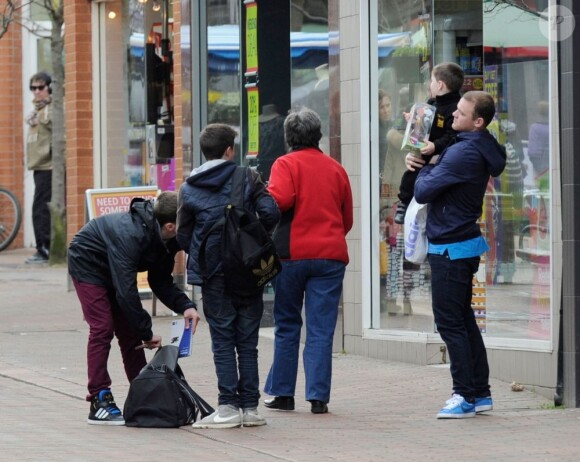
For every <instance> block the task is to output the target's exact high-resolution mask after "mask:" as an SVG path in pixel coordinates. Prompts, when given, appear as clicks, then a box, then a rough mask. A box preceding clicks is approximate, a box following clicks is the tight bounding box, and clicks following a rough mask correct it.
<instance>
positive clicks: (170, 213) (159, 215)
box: [153, 191, 177, 226]
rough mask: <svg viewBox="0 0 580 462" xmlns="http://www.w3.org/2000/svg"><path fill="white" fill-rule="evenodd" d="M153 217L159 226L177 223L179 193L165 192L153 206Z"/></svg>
mask: <svg viewBox="0 0 580 462" xmlns="http://www.w3.org/2000/svg"><path fill="white" fill-rule="evenodd" d="M153 215H154V216H155V218H156V219H157V222H158V223H159V226H163V225H164V224H166V223H176V222H177V193H176V192H175V191H163V192H162V193H161V194H159V196H157V199H156V200H155V203H154V205H153Z"/></svg>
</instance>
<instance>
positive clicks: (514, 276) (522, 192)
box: [483, 1, 552, 340]
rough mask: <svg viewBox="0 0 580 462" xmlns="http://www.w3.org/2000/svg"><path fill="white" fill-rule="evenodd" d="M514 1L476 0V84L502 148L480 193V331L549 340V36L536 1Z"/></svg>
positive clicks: (489, 333) (512, 336)
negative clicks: (483, 240) (494, 172)
mask: <svg viewBox="0 0 580 462" xmlns="http://www.w3.org/2000/svg"><path fill="white" fill-rule="evenodd" d="M514 3H515V4H514V5H498V3H497V2H494V1H484V2H483V24H484V28H483V46H484V66H483V71H484V86H485V89H486V90H487V91H489V92H490V93H491V94H492V95H493V96H494V98H495V100H496V106H497V113H496V119H495V120H494V122H492V124H491V125H490V131H491V132H492V133H493V134H494V136H495V137H496V138H497V139H498V141H499V142H500V143H501V144H502V145H504V146H505V149H506V153H507V166H506V169H505V171H504V173H503V174H502V175H501V176H500V177H499V178H498V179H495V180H494V181H493V182H490V185H489V186H490V187H489V193H488V194H487V195H486V204H485V212H486V213H485V223H486V232H487V234H488V242H489V245H490V247H491V250H490V252H489V253H488V254H487V258H486V262H485V282H486V287H487V300H486V333H487V336H488V337H509V338H518V339H537V340H550V338H551V319H552V316H551V307H550V290H551V287H550V286H551V269H552V268H551V258H550V256H551V239H550V235H551V225H550V210H551V209H550V190H551V185H550V158H551V153H550V145H551V143H550V129H549V127H550V119H549V109H550V108H549V103H548V101H549V100H550V88H549V81H550V78H549V46H548V44H549V43H548V38H547V37H545V36H544V35H542V33H541V29H540V27H539V22H540V21H545V19H544V18H542V17H541V16H540V15H538V14H535V13H537V12H538V11H541V10H538V8H539V7H541V6H542V5H540V3H541V2H536V3H537V6H534V5H532V2H528V4H527V5H519V6H518V4H517V2H514ZM545 29H546V28H544V30H545Z"/></svg>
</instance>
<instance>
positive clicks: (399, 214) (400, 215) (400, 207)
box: [395, 202, 407, 225]
mask: <svg viewBox="0 0 580 462" xmlns="http://www.w3.org/2000/svg"><path fill="white" fill-rule="evenodd" d="M405 213H407V205H406V204H403V203H402V202H399V203H398V204H397V211H396V212H395V223H397V224H398V225H404V224H405Z"/></svg>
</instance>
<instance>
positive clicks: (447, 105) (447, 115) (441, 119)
mask: <svg viewBox="0 0 580 462" xmlns="http://www.w3.org/2000/svg"><path fill="white" fill-rule="evenodd" d="M462 86H463V69H462V68H461V67H460V66H459V65H458V64H455V63H451V62H444V63H441V64H437V65H436V66H435V67H434V68H433V71H432V72H431V82H430V85H429V91H430V94H431V97H430V98H429V100H428V101H427V103H428V104H431V105H433V106H435V108H436V109H435V115H434V120H433V125H432V127H431V133H430V135H429V141H428V142H427V146H425V147H424V148H421V150H420V153H421V156H422V158H423V160H425V162H429V159H430V158H431V157H432V156H433V155H436V154H441V152H442V151H443V150H444V149H445V148H446V147H447V145H448V144H449V143H451V142H452V140H453V139H454V138H455V136H456V134H457V133H456V132H455V130H453V128H452V124H453V112H454V111H455V109H457V103H458V101H459V100H460V99H461V95H460V94H459V90H461V87H462ZM416 178H417V172H412V171H409V170H406V171H405V172H404V173H403V177H402V178H401V186H400V188H399V204H398V205H397V212H396V214H395V223H398V224H403V223H405V212H406V210H407V207H408V206H409V203H410V202H411V199H412V198H413V193H414V186H415V179H416Z"/></svg>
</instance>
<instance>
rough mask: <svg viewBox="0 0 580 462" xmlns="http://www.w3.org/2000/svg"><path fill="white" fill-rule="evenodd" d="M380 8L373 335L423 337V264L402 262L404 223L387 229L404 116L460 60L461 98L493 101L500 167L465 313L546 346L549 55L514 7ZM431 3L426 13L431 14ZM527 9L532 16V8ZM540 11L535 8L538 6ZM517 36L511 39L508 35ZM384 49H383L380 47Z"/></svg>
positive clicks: (489, 332) (426, 271)
mask: <svg viewBox="0 0 580 462" xmlns="http://www.w3.org/2000/svg"><path fill="white" fill-rule="evenodd" d="M419 3H420V4H415V3H411V2H405V1H398V0H377V7H378V21H377V27H378V30H377V31H376V37H377V38H376V40H377V49H378V52H377V58H378V62H377V71H378V72H377V74H376V75H377V82H376V83H377V84H378V88H376V90H375V94H378V95H379V98H378V99H379V105H381V104H383V103H382V101H385V99H384V98H385V95H387V96H388V102H389V106H390V112H389V116H388V119H389V120H385V116H384V111H382V110H381V109H379V113H378V116H379V117H378V120H377V121H376V122H375V123H377V124H378V130H377V132H378V136H379V140H378V144H377V147H376V148H375V149H374V150H373V151H371V152H372V155H375V156H378V157H379V159H378V162H376V163H372V165H376V166H378V168H379V171H378V174H373V175H372V176H371V180H372V181H378V182H379V184H380V187H379V188H377V189H375V190H378V191H379V202H378V210H375V211H373V213H376V214H377V215H378V222H379V229H378V230H377V232H378V233H379V248H378V254H379V261H380V265H379V274H378V275H376V276H375V279H374V281H376V284H378V285H379V286H380V291H379V292H380V294H379V299H380V303H379V305H378V306H373V310H376V309H378V310H380V316H376V315H374V316H373V317H372V319H374V320H377V319H378V320H379V322H378V324H377V323H376V322H375V323H374V324H373V328H380V329H388V330H406V331H416V332H425V333H430V332H434V331H435V326H434V324H433V318H432V312H431V289H430V281H431V274H430V268H429V265H428V263H423V264H421V265H416V264H413V263H410V262H408V261H406V260H405V258H404V241H403V225H400V224H397V223H396V222H395V212H396V210H397V203H398V201H399V196H398V192H399V188H400V181H401V176H402V173H403V172H404V171H405V165H404V157H405V155H406V153H407V152H408V148H404V147H403V148H402V147H401V146H402V143H403V136H404V130H405V127H406V125H407V124H406V119H405V113H409V110H410V108H411V107H412V106H413V105H414V104H416V103H425V102H426V101H427V99H428V97H429V96H432V95H429V93H428V92H429V87H428V82H429V78H430V73H431V70H432V69H433V67H434V66H435V65H437V64H440V63H442V62H454V63H456V64H459V65H460V66H461V67H462V69H463V71H464V74H465V76H464V85H463V88H462V92H465V91H468V90H485V91H488V92H489V93H491V94H492V96H493V97H494V100H495V103H496V116H495V119H494V120H493V122H492V123H491V124H490V126H489V130H490V132H491V133H492V134H493V135H494V136H495V137H496V139H497V140H498V141H499V143H500V144H501V145H502V146H503V147H504V148H505V150H506V155H507V166H506V169H505V171H504V173H503V174H502V175H501V176H500V177H499V178H497V179H493V178H492V179H490V181H489V184H488V189H487V193H486V199H485V202H484V207H483V210H482V216H481V218H480V226H481V229H482V232H483V235H484V237H485V238H486V240H487V242H488V244H489V246H490V250H489V251H488V252H487V253H486V254H484V256H483V258H482V261H481V265H480V270H479V271H478V273H477V274H476V275H475V277H474V282H473V284H474V288H473V299H472V305H473V308H474V310H475V314H476V318H477V319H478V324H479V326H480V329H481V331H482V332H484V333H485V336H486V337H487V338H491V337H497V338H509V339H527V340H546V341H548V340H551V322H552V321H551V320H552V315H551V310H552V307H551V305H550V293H551V273H552V268H551V263H550V261H551V259H550V255H551V241H550V229H551V224H550V207H549V204H550V197H551V193H550V172H551V162H550V157H551V149H550V146H551V143H550V117H549V113H550V107H549V104H548V101H550V95H549V86H548V82H549V47H548V39H547V38H546V37H545V36H543V35H542V33H541V30H540V27H539V24H538V21H545V19H544V18H542V17H541V15H537V14H534V8H535V9H536V10H537V8H539V6H540V5H539V4H540V3H541V2H536V4H537V6H536V7H529V5H528V7H527V8H525V9H524V8H521V7H519V6H518V4H516V3H515V2H513V3H512V2H497V1H494V0H481V1H471V2H450V1H444V0H435V1H434V2H419ZM431 7H432V9H431ZM530 8H531V10H532V11H529V10H530ZM537 11H540V10H537ZM516 31H517V32H516ZM387 43H388V46H386V44H387Z"/></svg>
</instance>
